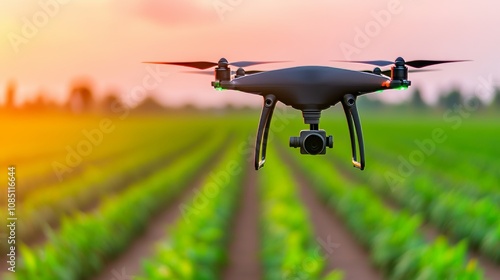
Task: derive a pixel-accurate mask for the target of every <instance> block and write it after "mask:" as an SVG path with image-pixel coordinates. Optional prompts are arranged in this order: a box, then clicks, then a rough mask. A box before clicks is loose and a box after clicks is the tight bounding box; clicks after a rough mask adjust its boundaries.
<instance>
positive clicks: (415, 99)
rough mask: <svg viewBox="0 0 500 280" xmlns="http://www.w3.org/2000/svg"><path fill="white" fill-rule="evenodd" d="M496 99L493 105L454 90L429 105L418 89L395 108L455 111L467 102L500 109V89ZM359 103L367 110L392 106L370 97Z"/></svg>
mask: <svg viewBox="0 0 500 280" xmlns="http://www.w3.org/2000/svg"><path fill="white" fill-rule="evenodd" d="M493 94H494V97H493V101H492V102H491V103H488V104H487V103H485V102H483V101H482V100H481V99H480V98H479V97H477V96H475V95H473V96H472V97H466V96H465V95H464V94H463V93H462V92H460V90H458V89H452V90H450V91H448V92H444V93H441V94H440V95H439V98H438V101H437V103H436V104H435V105H430V104H427V103H426V102H425V101H424V98H423V97H422V91H421V90H420V89H418V88H416V89H414V90H413V91H412V92H411V93H410V98H408V101H406V102H402V103H401V104H397V105H393V106H395V107H403V108H413V109H416V110H426V109H431V108H432V109H442V110H448V109H454V108H456V107H457V106H460V105H464V104H465V103H466V102H467V103H468V104H470V105H473V106H474V107H477V108H483V109H485V108H488V107H489V108H493V109H495V108H497V109H500V88H496V89H495V90H494V93H493ZM359 103H360V104H361V106H364V107H366V108H380V107H384V106H390V105H389V104H387V103H384V102H382V101H380V100H379V99H374V98H370V97H363V98H361V99H360V101H359Z"/></svg>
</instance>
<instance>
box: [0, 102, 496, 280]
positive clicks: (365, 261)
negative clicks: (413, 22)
mask: <svg viewBox="0 0 500 280" xmlns="http://www.w3.org/2000/svg"><path fill="white" fill-rule="evenodd" d="M340 111H341V110H340V108H335V110H330V111H326V112H324V113H323V116H322V119H321V121H322V122H321V124H320V128H323V129H325V130H326V131H327V134H333V136H334V148H333V149H329V150H328V151H327V154H326V155H325V156H305V155H300V153H299V149H292V148H289V147H288V137H290V136H297V135H298V134H299V131H300V130H301V129H307V127H306V126H305V125H304V124H303V120H302V116H301V115H300V113H299V112H297V111H293V110H291V109H290V110H288V109H287V108H284V107H279V108H278V109H277V112H276V114H275V116H274V118H273V122H272V129H271V134H270V139H269V145H268V156H267V161H266V164H265V166H264V168H263V169H261V170H259V171H255V170H254V169H253V147H254V143H253V141H254V137H255V132H256V128H257V122H258V117H259V114H260V112H258V111H253V110H245V111H240V112H229V111H221V112H217V113H213V112H204V113H202V112H200V113H189V114H187V113H179V114H183V115H182V116H180V115H179V114H165V115H131V116H128V117H127V118H124V119H120V118H114V117H109V116H100V115H92V116H88V115H87V116H86V115H79V116H74V115H62V114H61V115H58V114H54V115H49V114H47V115H42V116H34V115H26V116H22V115H20V116H18V117H17V118H12V119H9V120H8V121H6V122H4V123H3V124H2V127H3V129H4V137H2V138H0V144H1V147H2V153H0V162H1V167H2V170H4V171H3V172H4V174H3V175H0V176H1V177H0V178H2V179H1V180H2V182H3V183H2V185H3V186H4V187H3V188H4V190H3V191H2V192H0V209H1V211H0V219H1V220H2V221H4V223H6V225H9V223H10V221H15V230H5V228H7V229H9V227H7V226H5V225H4V226H2V231H1V232H0V234H1V235H0V251H1V253H2V262H1V264H0V267H1V268H2V270H1V272H2V274H1V276H0V278H1V279H9V280H14V279H20V280H24V279H27V280H31V279H40V280H54V279H61V280H73V279H74V280H76V279H96V280H101V279H102V280H125V279H137V280H139V279H141V280H155V279H175V280H182V279H186V280H187V279H193V280H197V279H200V280H212V279H213V280H215V279H242V280H245V279H249V280H250V279H266V280H275V279H276V280H278V279H279V280H282V279H290V280H292V279H293V280H295V279H318V280H340V279H363V280H365V279H366V280H369V279H421V280H426V279H471V280H479V279H492V280H493V279H500V184H499V183H500V181H499V180H500V148H499V147H498V144H497V143H498V141H499V140H500V121H499V120H500V114H498V113H494V112H485V113H482V112H471V113H470V114H459V113H457V114H453V113H450V112H437V111H426V110H421V111H415V110H397V109H393V108H392V109H391V108H388V109H380V110H374V109H373V110H362V111H361V119H362V123H363V132H364V138H365V150H366V168H365V170H364V171H360V170H357V169H355V168H353V167H352V164H351V154H350V153H351V151H350V142H349V136H348V130H347V125H346V122H345V117H344V115H343V112H340ZM28 127H29V129H27V128H28ZM9 168H10V169H9ZM9 182H10V183H11V184H10V185H12V186H13V185H15V187H11V188H10V190H11V192H9V189H8V186H9ZM12 182H14V184H13V183H12ZM12 193H14V194H15V201H14V200H11V201H9V198H12V196H11V194H12ZM9 203H10V205H9ZM14 204H15V207H14V208H15V209H14V210H13V211H12V209H10V210H9V209H8V208H9V207H10V208H12V207H11V206H13V205H14ZM12 217H15V218H16V219H15V220H8V219H9V218H12ZM9 240H15V244H14V243H12V242H11V243H9ZM11 246H15V250H12V248H11ZM9 261H10V263H9ZM12 267H14V269H12ZM9 268H11V270H15V272H12V271H9V270H8V269H9Z"/></svg>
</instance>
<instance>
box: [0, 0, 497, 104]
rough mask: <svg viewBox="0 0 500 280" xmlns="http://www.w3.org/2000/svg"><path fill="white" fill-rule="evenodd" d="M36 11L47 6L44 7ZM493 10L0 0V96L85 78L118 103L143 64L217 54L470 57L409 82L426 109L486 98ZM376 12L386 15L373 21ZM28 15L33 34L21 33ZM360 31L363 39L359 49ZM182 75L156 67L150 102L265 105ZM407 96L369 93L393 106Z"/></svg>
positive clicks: (382, 4)
mask: <svg viewBox="0 0 500 280" xmlns="http://www.w3.org/2000/svg"><path fill="white" fill-rule="evenodd" d="M40 3H49V4H51V5H48V7H49V8H48V9H47V8H45V9H44V8H43V7H42V6H41V4H40ZM54 3H56V4H54ZM499 6H500V4H499V3H498V2H497V1H492V0H490V1H460V2H458V1H451V0H446V1H430V0H420V1H409V0H401V1H398V0H382V1H360V0H354V1H331V0H317V1H298V0H288V1H284V0H278V1H266V0H252V1H250V0H193V1H185V0H172V1H162V0H108V1H104V0H103V1H100V0H40V1H13V0H8V1H2V2H1V4H0V21H1V25H0V31H1V34H2V36H1V39H0V61H1V63H0V88H2V89H3V88H5V86H6V84H7V82H8V81H9V80H12V79H14V80H16V81H17V83H18V85H19V94H20V98H33V97H34V96H35V95H36V94H37V93H38V92H40V91H43V92H45V93H46V95H48V96H50V97H51V98H54V99H56V100H59V101H61V100H63V99H64V98H65V96H66V94H67V91H68V87H69V84H70V83H71V81H72V80H74V79H75V78H78V77H82V76H84V77H88V78H90V79H92V80H93V81H94V88H95V91H96V94H99V95H103V94H105V93H106V92H109V91H110V90H115V91H119V92H120V93H121V94H122V97H123V98H127V97H128V96H130V95H131V92H133V91H134V88H137V86H141V85H142V83H143V79H144V77H145V76H146V75H148V73H149V72H148V70H147V67H148V66H147V65H144V64H141V62H142V61H148V60H160V61H161V60H165V61H182V60H212V61H217V60H218V59H219V58H220V57H222V56H224V57H226V58H227V59H229V60H230V61H237V60H289V61H292V62H290V63H285V64H277V65H265V66H262V67H253V68H252V69H263V70H265V69H273V68H277V67H291V66H297V65H329V66H335V67H346V68H353V69H366V70H368V69H372V68H373V67H371V66H368V65H367V66H365V65H356V64H344V63H342V64H341V63H333V62H329V60H334V59H347V58H351V59H389V60H393V59H395V58H396V57H397V56H403V57H404V58H405V59H407V60H412V59H472V60H474V61H473V62H468V63H459V64H449V65H441V66H439V65H438V66H435V67H434V68H435V69H442V71H439V72H430V73H420V74H414V75H411V76H410V79H411V80H412V82H413V86H414V87H420V88H422V89H423V90H424V94H425V98H426V100H428V101H431V102H432V101H434V100H436V96H437V93H438V92H440V91H442V90H445V89H448V88H450V87H452V86H459V87H460V88H462V89H464V90H466V91H467V92H470V93H472V92H474V91H476V93H477V94H479V95H480V97H481V98H483V99H485V100H487V99H488V98H489V97H490V96H489V91H488V87H491V82H489V81H491V79H493V80H498V78H499V77H498V76H499V74H500V72H499V67H500V66H499V62H500V60H499V57H500V55H499V54H498V52H499V46H500V36H499V35H498V34H499V33H498V30H497V28H499V27H500V17H499V16H498V11H499V10H500V9H499ZM216 7H219V8H220V9H221V10H217V9H216ZM375 14H379V15H382V14H383V15H386V16H387V15H389V17H386V18H385V19H384V20H380V19H379V21H378V22H377V19H376V17H377V16H375ZM25 19H27V20H28V21H29V22H30V23H34V24H35V29H36V30H35V31H33V30H31V31H32V32H31V33H30V32H28V33H26V25H27V24H26V22H25ZM36 21H38V22H36ZM37 25H38V26H37ZM23 29H25V30H24V33H23ZM367 29H368V31H366V30H367ZM359 30H362V32H363V33H364V34H366V38H365V40H364V41H360V42H356V41H355V37H356V36H357V35H358V37H359ZM26 34H27V35H29V36H25V35H26ZM16 36H17V37H16ZM28 37H29V38H28ZM13 38H16V40H17V41H16V40H14V39H13ZM19 38H24V39H22V40H21V41H19ZM13 40H14V41H15V42H14V43H13ZM360 43H362V44H360ZM347 45H349V46H352V47H353V48H356V50H357V51H356V52H355V53H352V54H351V55H350V57H348V56H347V55H346V52H345V51H342V46H344V47H345V46H347ZM149 67H153V69H154V67H155V66H149ZM184 70H186V69H183V68H180V67H174V66H162V68H161V71H163V72H168V77H164V78H161V82H160V83H159V85H158V86H156V87H155V88H154V89H153V90H151V94H152V95H154V96H155V97H156V98H157V99H158V100H160V101H161V102H162V103H165V104H173V105H181V104H184V103H186V102H188V103H194V104H197V105H200V106H216V105H217V104H221V103H228V102H229V103H232V104H254V105H260V104H261V102H262V100H261V98H259V97H256V96H252V95H247V94H244V93H238V92H232V91H224V92H222V93H220V92H217V91H215V90H213V88H211V87H210V81H211V77H210V76H203V75H190V74H186V73H183V72H182V71H184ZM478 85H485V86H482V87H481V86H478ZM477 88H480V90H479V91H478V90H475V89H477ZM408 93H409V91H403V92H401V91H387V92H384V94H383V95H378V96H380V97H381V98H384V99H393V100H394V99H396V100H400V99H401V98H404V96H407V95H408ZM3 98H4V97H3V96H1V99H0V100H2V101H3Z"/></svg>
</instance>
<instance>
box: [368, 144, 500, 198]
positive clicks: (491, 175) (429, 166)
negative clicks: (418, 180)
mask: <svg viewBox="0 0 500 280" xmlns="http://www.w3.org/2000/svg"><path fill="white" fill-rule="evenodd" d="M410 144H413V142H410V143H409V144H408V145H403V144H402V143H394V144H392V145H390V144H389V145H380V144H378V145H377V144H375V145H373V146H372V147H370V150H371V153H372V154H373V155H374V156H373V158H376V159H383V161H385V162H392V163H393V164H394V165H393V167H395V168H398V166H399V165H402V164H403V160H402V159H401V158H400V156H401V157H403V159H404V162H405V164H406V165H410V166H411V167H406V168H407V169H409V168H413V169H414V170H415V171H414V173H425V174H426V175H428V176H432V177H433V179H435V180H436V181H439V182H440V187H442V188H447V189H449V190H457V191H460V192H463V193H464V194H465V195H467V196H473V197H475V198H483V197H489V198H491V199H495V202H497V204H498V203H500V190H499V189H498V187H497V182H498V176H499V175H500V172H499V171H498V168H496V166H497V165H498V164H497V162H494V161H484V160H481V161H476V162H474V161H473V160H472V159H471V158H467V157H464V155H463V151H443V150H446V147H442V146H439V144H431V142H427V144H425V145H428V147H426V148H424V150H421V148H419V147H418V146H416V145H415V144H413V145H410ZM433 145H436V146H433ZM432 147H434V148H432ZM433 150H434V152H431V151H433ZM395 151H396V152H395ZM389 155H391V156H389ZM410 156H412V158H410ZM421 156H423V157H421ZM465 158H467V160H463V159H465ZM415 159H417V160H419V161H421V163H419V164H417V165H415V164H413V163H414V162H417V161H415ZM417 163H418V162H417ZM406 165H405V166H406ZM412 177H414V176H412Z"/></svg>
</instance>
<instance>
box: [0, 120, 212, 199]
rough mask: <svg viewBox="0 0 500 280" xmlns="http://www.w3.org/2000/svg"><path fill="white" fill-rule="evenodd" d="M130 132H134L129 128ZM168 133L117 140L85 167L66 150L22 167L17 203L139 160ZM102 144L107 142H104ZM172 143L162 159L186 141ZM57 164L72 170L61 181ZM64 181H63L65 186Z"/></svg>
mask: <svg viewBox="0 0 500 280" xmlns="http://www.w3.org/2000/svg"><path fill="white" fill-rule="evenodd" d="M126 129H130V128H128V127H127V128H126ZM167 129H170V127H168V128H167ZM168 131H169V130H158V131H152V132H151V133H150V135H149V137H148V138H144V139H142V138H141V139H140V140H137V139H136V140H127V141H116V140H115V141H114V142H115V144H114V145H112V146H111V147H101V146H99V147H96V148H94V149H93V150H92V152H91V153H90V154H89V155H88V156H85V157H82V162H81V164H78V165H76V166H71V165H69V164H68V162H67V161H66V160H67V159H66V157H68V156H69V155H70V152H69V151H66V150H65V151H64V152H65V154H63V153H62V151H61V152H59V153H55V154H54V155H53V156H52V157H49V158H45V157H44V158H42V159H37V160H33V161H30V162H28V163H25V164H22V165H21V166H19V168H20V170H22V172H23V176H21V177H20V178H19V179H18V185H19V187H18V188H17V189H16V194H17V197H18V199H17V201H18V202H21V201H24V200H26V199H30V197H32V196H36V195H37V194H39V193H43V192H44V190H42V189H50V188H54V189H58V190H59V189H60V188H61V185H63V186H64V184H65V182H67V181H70V180H72V179H75V178H76V179H78V177H79V176H84V172H85V171H87V170H88V169H89V168H107V166H110V165H113V164H114V162H122V161H127V160H128V159H129V158H133V157H136V155H135V154H136V153H138V154H139V153H141V152H142V151H141V149H140V148H141V147H154V146H153V144H154V143H160V142H162V139H168V136H169V132H168ZM127 132H128V131H127ZM203 132H204V131H197V133H198V135H202V133H203ZM129 133H131V132H129ZM113 136H114V135H113ZM120 136H121V135H120ZM94 137H97V136H94ZM103 139H104V136H103ZM105 140H106V141H108V142H110V141H113V140H114V138H111V139H105ZM102 141H103V142H104V140H102ZM170 142H171V145H170V147H169V146H164V147H163V146H162V147H158V148H157V153H158V156H161V153H164V152H169V150H173V148H175V147H176V146H178V145H181V144H182V143H183V142H182V139H178V138H174V139H172V140H171V141H170ZM172 142H175V143H172ZM67 146H68V145H67ZM72 151H74V152H75V153H74V154H71V156H69V157H70V158H71V160H72V161H76V156H79V154H78V152H77V149H75V148H73V150H72ZM56 162H57V163H58V164H61V166H62V165H65V166H66V167H68V170H64V169H62V168H61V169H60V172H61V173H60V178H59V176H58V175H57V174H56V172H55V169H54V167H53V164H55V163H56ZM72 164H74V163H72ZM58 168H59V167H58ZM65 171H68V172H65ZM60 179H61V180H63V181H62V182H61V181H60ZM5 196H6V194H4V193H0V205H2V204H4V203H5V202H6V201H7V200H6V199H3V198H4V197H5Z"/></svg>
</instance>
